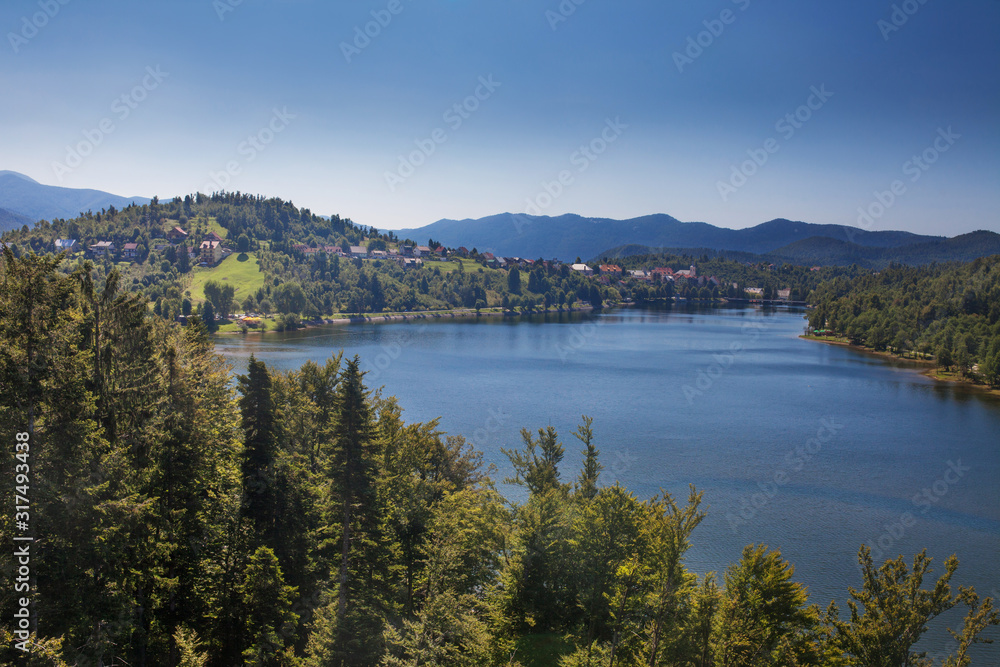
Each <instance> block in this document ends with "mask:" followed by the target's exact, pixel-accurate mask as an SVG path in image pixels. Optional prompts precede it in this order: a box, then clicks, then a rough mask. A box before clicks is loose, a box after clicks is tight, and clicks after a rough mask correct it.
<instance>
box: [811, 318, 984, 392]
mask: <svg viewBox="0 0 1000 667" xmlns="http://www.w3.org/2000/svg"><path fill="white" fill-rule="evenodd" d="M799 338H801V339H802V340H810V341H813V342H816V343H825V344H826V345H839V346H841V347H848V348H850V349H852V350H855V351H857V352H863V353H865V354H870V355H872V356H876V357H880V358H882V359H888V360H891V361H893V362H896V363H899V364H901V365H910V366H913V367H914V368H909V369H907V370H911V371H915V372H919V373H920V374H921V375H923V376H924V377H926V378H929V379H931V380H935V381H937V382H947V383H950V384H956V385H961V386H962V387H966V388H969V389H973V390H975V391H977V392H979V393H983V394H988V395H990V396H993V397H994V398H1000V389H991V388H990V387H989V386H988V385H985V384H980V383H977V382H974V381H973V380H970V379H968V378H965V377H962V376H961V375H958V374H957V373H954V371H945V370H944V369H943V368H942V367H941V366H938V365H937V364H936V363H935V362H934V361H932V360H930V359H907V358H905V357H897V356H896V355H894V354H892V353H891V352H878V351H876V350H873V349H871V348H869V347H865V346H863V345H852V344H851V343H850V342H848V341H846V340H843V339H842V338H839V337H836V338H830V337H824V336H812V335H809V334H801V335H800V336H799Z"/></svg>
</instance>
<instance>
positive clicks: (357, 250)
mask: <svg viewBox="0 0 1000 667" xmlns="http://www.w3.org/2000/svg"><path fill="white" fill-rule="evenodd" d="M351 257H361V258H362V259H364V258H366V257H368V248H366V247H364V246H363V245H352V246H351Z"/></svg>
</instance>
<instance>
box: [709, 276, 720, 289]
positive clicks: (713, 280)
mask: <svg viewBox="0 0 1000 667" xmlns="http://www.w3.org/2000/svg"><path fill="white" fill-rule="evenodd" d="M708 282H710V283H712V284H713V285H715V286H716V287H718V286H719V285H721V284H722V282H721V281H720V280H719V279H718V278H716V277H715V276H712V277H711V278H709V279H708Z"/></svg>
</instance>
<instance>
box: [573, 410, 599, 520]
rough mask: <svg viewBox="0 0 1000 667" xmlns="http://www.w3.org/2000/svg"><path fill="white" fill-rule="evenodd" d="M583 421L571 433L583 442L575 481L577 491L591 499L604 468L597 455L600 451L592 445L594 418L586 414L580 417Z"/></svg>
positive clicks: (586, 498)
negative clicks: (581, 455)
mask: <svg viewBox="0 0 1000 667" xmlns="http://www.w3.org/2000/svg"><path fill="white" fill-rule="evenodd" d="M582 419H583V423H582V424H580V426H579V427H578V428H577V430H576V431H575V432H574V433H573V435H574V436H576V438H577V439H578V440H579V441H580V442H582V443H583V446H584V450H583V469H582V470H580V479H579V482H577V493H579V494H580V496H582V497H583V498H584V499H585V500H593V499H594V496H596V495H597V481H598V478H599V477H600V475H601V470H602V469H603V468H604V466H603V465H601V462H600V461H599V460H598V457H599V456H600V455H601V452H600V450H599V449H597V447H595V446H594V443H593V440H594V430H593V423H594V420H593V419H592V418H590V417H588V416H587V415H584V416H583V417H582Z"/></svg>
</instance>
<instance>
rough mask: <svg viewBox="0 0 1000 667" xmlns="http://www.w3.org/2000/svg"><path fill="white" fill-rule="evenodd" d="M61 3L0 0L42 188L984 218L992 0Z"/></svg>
mask: <svg viewBox="0 0 1000 667" xmlns="http://www.w3.org/2000/svg"><path fill="white" fill-rule="evenodd" d="M63 1H64V2H65V4H62V3H61V2H60V1H59V0H34V1H27V0H8V1H7V2H5V3H3V6H2V8H0V27H2V29H3V33H4V36H5V39H4V43H3V44H2V45H0V80H2V82H3V90H4V91H5V94H4V95H3V97H2V98H0V118H2V124H0V128H2V130H0V131H2V137H0V146H2V160H0V169H12V170H15V171H20V172H23V173H25V174H27V175H29V176H31V177H33V178H35V179H36V180H38V181H40V182H43V183H49V184H58V185H63V186H67V187H93V188H99V189H103V190H108V191H111V192H114V193H116V194H122V195H144V196H152V195H154V194H155V195H159V196H160V197H161V198H163V197H172V196H174V195H178V194H186V193H189V192H194V191H198V190H201V191H209V190H211V189H219V188H220V187H221V186H222V185H225V186H226V189H231V190H242V191H245V192H252V193H259V194H264V195H268V196H280V197H283V198H285V199H291V200H292V201H294V202H295V203H296V204H297V205H299V206H305V207H309V208H311V209H312V210H313V211H314V212H317V213H322V214H330V213H339V214H341V215H343V216H347V217H350V218H352V219H354V220H355V221H356V222H359V223H363V224H366V225H373V226H375V227H378V228H382V229H386V228H402V227H414V226H420V225H423V224H427V223H430V222H433V221H435V220H437V219H439V218H465V217H481V216H485V215H490V214H494V213H499V212H504V211H514V212H522V211H528V212H532V213H542V214H546V215H558V214H561V213H566V212H573V213H579V214H582V215H588V216H602V217H614V218H626V217H633V216H637V215H644V214H649V213H660V212H662V213H669V214H671V215H673V216H675V217H677V218H679V219H681V220H687V221H693V220H699V221H705V222H710V223H713V224H717V225H722V226H727V227H734V228H739V227H746V226H750V225H754V224H758V223H760V222H763V221H766V220H770V219H772V218H775V217H786V218H791V219H799V220H806V221H809V222H820V223H841V224H853V225H857V224H860V225H861V226H863V227H866V228H868V229H873V230H877V229H905V230H909V231H914V232H919V233H935V234H944V235H949V236H951V235H955V234H959V233H964V232H968V231H972V230H975V229H992V230H994V231H1000V217H998V213H997V211H998V210H1000V187H998V186H1000V113H998V102H1000V40H998V39H997V37H996V36H997V34H998V33H1000V2H997V1H996V0H957V1H953V2H944V0H925V1H924V2H923V3H921V2H920V1H919V0H907V2H898V3H896V4H895V7H896V9H895V10H894V5H893V3H891V2H872V1H871V0H867V1H863V0H841V1H840V2H836V3H830V2H827V3H820V2H808V1H803V0H769V1H768V2H764V1H763V0H713V1H710V2H698V3H682V2H678V1H671V0H667V1H664V0H619V1H617V2H611V1H610V0H562V2H561V3H560V1H559V0H507V1H505V2H500V1H498V0H475V1H474V0H363V1H352V2H320V1H318V0H283V1H274V0H243V1H242V2H238V0H215V1H214V2H213V0H197V1H192V0H174V1H172V2H148V1H139V2H136V1H135V0H132V1H131V2H126V1H124V0H121V1H113V0H107V1H101V0H88V1H84V0H63ZM577 2H579V3H580V4H576V3H577ZM894 11H895V16H894ZM379 20H381V24H379V23H378V21H379ZM880 21H881V22H882V23H880ZM366 28H367V30H368V33H369V34H370V35H374V36H369V35H365V36H364V37H360V38H359V37H358V33H359V32H360V33H362V34H363V33H364V31H365V30H366ZM699 42H700V44H699ZM345 45H346V46H345ZM482 82H486V83H485V84H484V83H482ZM814 90H815V91H820V92H821V94H820V95H818V96H817V95H816V93H815V92H814ZM477 93H478V97H477ZM123 96H124V98H123ZM455 105H458V108H457V109H456V108H455ZM810 105H811V106H812V108H810ZM788 114H791V118H790V119H789V118H787V116H788ZM796 114H798V118H796ZM779 121H780V123H779ZM581 148H584V149H585V150H581ZM83 153H86V155H83ZM914 157H917V158H918V160H919V161H918V162H914V161H913V158H914ZM925 160H926V161H925ZM560 181H561V182H560ZM893 189H895V191H896V192H895V193H893ZM859 208H860V209H862V210H864V211H866V212H867V213H868V217H861V215H860V213H859ZM859 220H860V222H859Z"/></svg>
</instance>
